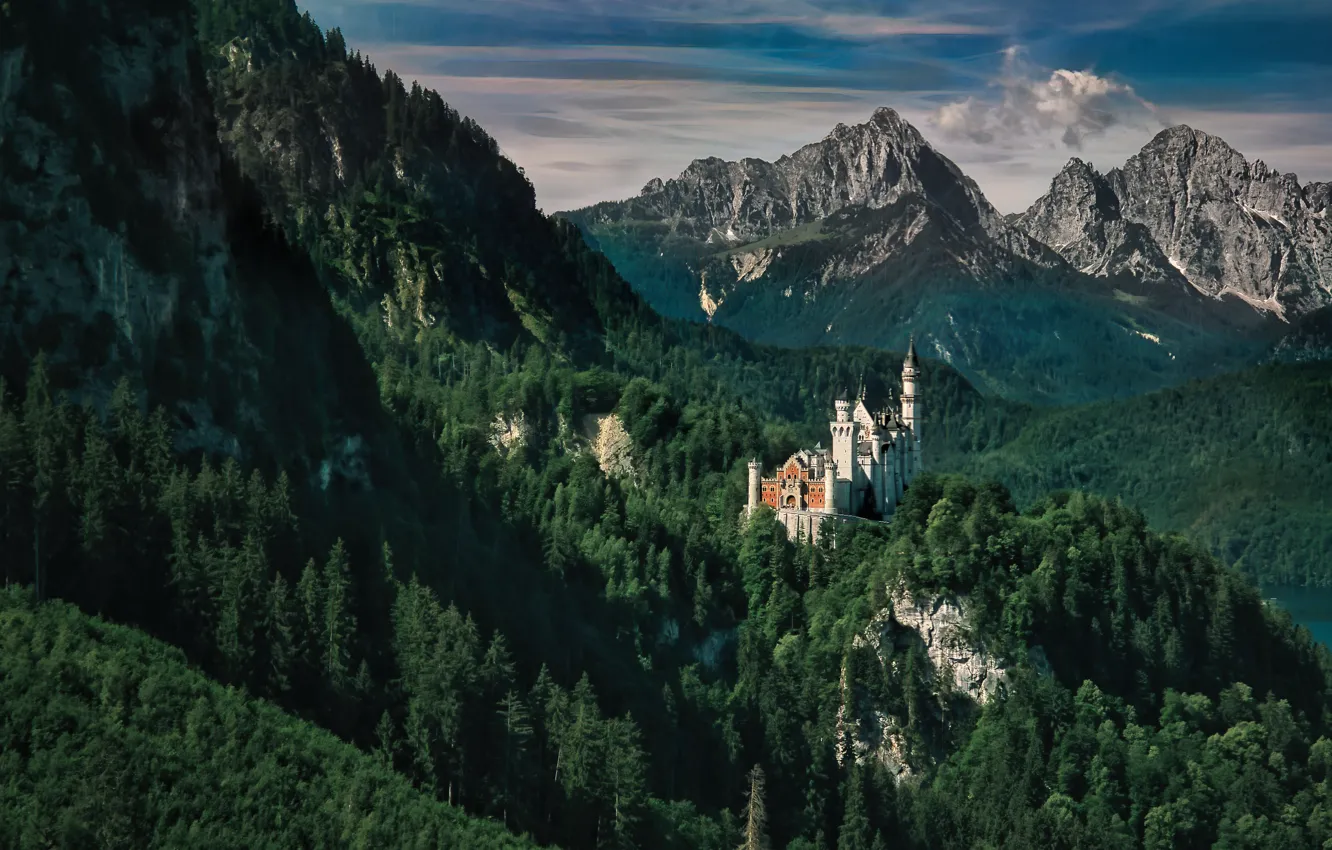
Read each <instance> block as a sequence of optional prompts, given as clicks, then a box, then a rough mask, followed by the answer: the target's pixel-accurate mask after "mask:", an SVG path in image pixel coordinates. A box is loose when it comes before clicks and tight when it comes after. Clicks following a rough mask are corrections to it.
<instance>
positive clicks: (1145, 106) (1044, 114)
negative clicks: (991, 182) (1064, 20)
mask: <svg viewBox="0 0 1332 850" xmlns="http://www.w3.org/2000/svg"><path fill="white" fill-rule="evenodd" d="M992 85H993V86H994V87H996V88H998V89H999V90H1000V97H999V98H998V99H997V100H988V99H983V98H978V97H975V96H972V97H967V98H965V99H963V100H959V101H955V102H953V103H949V104H946V105H944V106H943V107H940V108H939V110H938V111H936V112H935V113H934V115H933V116H931V124H932V125H933V126H934V127H936V128H938V130H939V132H940V133H941V134H943V135H944V136H946V137H950V138H954V139H970V140H971V141H974V142H978V143H980V144H992V143H997V144H1001V145H1009V144H1014V143H1018V142H1021V143H1023V144H1029V143H1030V142H1031V141H1033V140H1044V141H1049V140H1053V139H1055V138H1057V139H1058V140H1059V143H1060V144H1062V145H1064V146H1065V147H1069V148H1074V149H1081V148H1082V144H1083V142H1084V140H1086V139H1087V138H1089V137H1093V136H1100V135H1102V134H1104V133H1105V132H1106V131H1107V130H1108V129H1110V128H1111V127H1115V126H1133V127H1140V128H1143V129H1146V128H1148V127H1151V126H1160V125H1162V124H1163V122H1162V120H1161V118H1160V116H1159V115H1158V114H1157V109H1156V107H1155V106H1154V105H1153V104H1151V103H1149V102H1148V101H1146V100H1144V99H1143V98H1142V97H1140V96H1139V95H1138V94H1137V93H1136V92H1135V91H1134V90H1133V87H1132V86H1130V85H1128V84H1127V83H1122V82H1119V81H1116V80H1112V79H1110V78H1108V77H1102V76H1098V75H1097V74H1095V73H1092V72H1091V71H1070V70H1066V69H1059V70H1054V71H1049V72H1048V73H1047V72H1044V71H1040V70H1038V69H1035V68H1032V67H1031V66H1030V65H1029V64H1028V63H1027V62H1025V61H1024V60H1023V58H1022V55H1021V51H1020V50H1019V49H1018V48H1016V47H1010V48H1008V49H1007V50H1006V51H1005V52H1004V63H1003V68H1002V70H1001V71H1000V74H999V76H998V77H997V78H996V79H995V80H994V81H993V82H992Z"/></svg>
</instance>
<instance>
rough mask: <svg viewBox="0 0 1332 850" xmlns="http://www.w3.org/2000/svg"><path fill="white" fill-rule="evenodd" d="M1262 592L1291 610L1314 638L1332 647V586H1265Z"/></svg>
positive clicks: (1298, 621) (1266, 596) (1292, 615)
mask: <svg viewBox="0 0 1332 850" xmlns="http://www.w3.org/2000/svg"><path fill="white" fill-rule="evenodd" d="M1262 594H1263V598H1265V599H1275V600H1276V601H1277V603H1278V604H1279V605H1280V606H1281V607H1282V608H1285V609H1286V610H1287V611H1289V612H1290V616H1291V617H1293V618H1294V619H1295V622H1297V623H1299V624H1300V625H1302V626H1304V627H1305V628H1307V629H1308V630H1309V631H1310V632H1311V633H1312V634H1313V636H1314V640H1319V641H1322V642H1323V643H1325V644H1327V645H1328V646H1330V647H1332V588H1327V587H1264V588H1263V589H1262Z"/></svg>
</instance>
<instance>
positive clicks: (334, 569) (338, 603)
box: [320, 539, 356, 691]
mask: <svg viewBox="0 0 1332 850" xmlns="http://www.w3.org/2000/svg"><path fill="white" fill-rule="evenodd" d="M350 572H351V568H350V565H349V564H348V563H347V551H346V549H345V548H344V547H343V544H342V540H341V539H339V540H338V541H337V542H336V543H334V544H333V548H332V550H331V551H329V553H328V560H327V561H326V562H325V563H324V576H323V578H324V581H323V591H324V597H323V611H322V616H321V621H320V633H321V643H322V650H323V652H322V655H323V674H324V679H325V681H326V682H327V683H328V684H329V686H330V687H332V688H333V689H334V690H335V691H341V690H343V689H344V688H345V687H346V685H347V671H348V669H349V668H350V666H351V640H352V632H353V630H354V629H355V628H356V620H355V618H354V617H353V616H352V614H351V598H350V596H351V592H350V584H351V582H350Z"/></svg>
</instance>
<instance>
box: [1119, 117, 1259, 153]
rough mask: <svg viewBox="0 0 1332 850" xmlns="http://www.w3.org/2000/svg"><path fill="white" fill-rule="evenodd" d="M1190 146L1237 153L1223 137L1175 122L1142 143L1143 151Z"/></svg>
mask: <svg viewBox="0 0 1332 850" xmlns="http://www.w3.org/2000/svg"><path fill="white" fill-rule="evenodd" d="M1181 145H1185V146H1191V147H1193V148H1195V149H1202V148H1212V149H1215V150H1218V151H1222V152H1226V153H1238V152H1237V151H1236V150H1235V149H1234V148H1233V147H1231V146H1230V144H1229V143H1227V142H1226V140H1225V139H1223V138H1221V137H1220V136H1214V135H1212V134H1211V133H1208V132H1206V131H1204V130H1199V129H1197V128H1194V127H1190V126H1189V125H1188V124H1176V125H1174V126H1173V127H1166V128H1165V129H1164V130H1162V131H1161V132H1159V133H1157V134H1156V135H1155V136H1153V137H1152V139H1151V141H1149V142H1148V143H1147V144H1145V145H1143V147H1142V149H1143V150H1144V151H1146V150H1149V149H1153V148H1157V149H1159V148H1164V147H1177V146H1181Z"/></svg>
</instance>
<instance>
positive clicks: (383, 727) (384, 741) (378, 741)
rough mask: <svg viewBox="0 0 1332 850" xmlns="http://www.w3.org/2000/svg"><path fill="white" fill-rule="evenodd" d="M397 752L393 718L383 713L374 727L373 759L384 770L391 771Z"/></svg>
mask: <svg viewBox="0 0 1332 850" xmlns="http://www.w3.org/2000/svg"><path fill="white" fill-rule="evenodd" d="M397 752H398V742H397V741H396V740H395V735H394V731H393V718H392V717H390V716H389V713H388V712H387V711H385V712H384V713H383V714H381V715H380V716H379V724H378V725H377V726H375V749H374V753H375V758H377V759H378V760H379V763H380V764H381V765H383V766H384V768H385V769H386V770H393V765H394V760H395V759H396V757H397Z"/></svg>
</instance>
